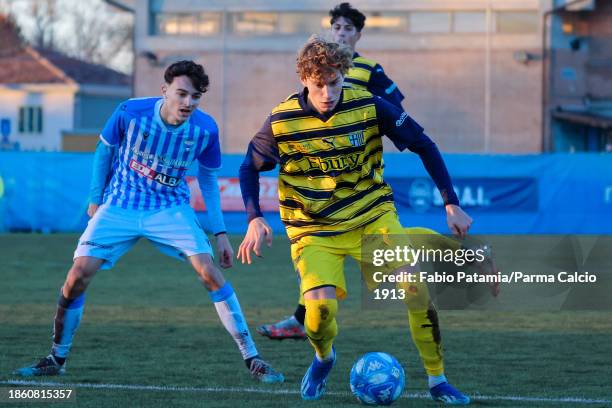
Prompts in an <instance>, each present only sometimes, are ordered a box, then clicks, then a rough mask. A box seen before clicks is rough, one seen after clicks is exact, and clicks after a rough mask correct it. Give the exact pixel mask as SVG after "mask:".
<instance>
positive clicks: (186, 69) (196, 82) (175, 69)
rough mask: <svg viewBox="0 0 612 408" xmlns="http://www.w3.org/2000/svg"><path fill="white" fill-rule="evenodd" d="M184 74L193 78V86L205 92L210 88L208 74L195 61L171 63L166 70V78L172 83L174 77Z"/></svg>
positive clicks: (168, 82) (167, 81)
mask: <svg viewBox="0 0 612 408" xmlns="http://www.w3.org/2000/svg"><path fill="white" fill-rule="evenodd" d="M183 75H185V76H187V77H189V79H191V83H192V84H193V87H194V88H195V89H197V90H198V91H200V92H202V93H204V92H206V91H207V90H208V85H209V83H210V82H209V81H208V75H206V72H204V67H202V66H201V65H200V64H196V63H195V62H193V61H187V60H183V61H177V62H175V63H173V64H171V65H170V66H169V67H168V68H166V72H164V80H165V81H166V83H167V84H171V83H172V81H173V80H174V78H176V77H178V76H183Z"/></svg>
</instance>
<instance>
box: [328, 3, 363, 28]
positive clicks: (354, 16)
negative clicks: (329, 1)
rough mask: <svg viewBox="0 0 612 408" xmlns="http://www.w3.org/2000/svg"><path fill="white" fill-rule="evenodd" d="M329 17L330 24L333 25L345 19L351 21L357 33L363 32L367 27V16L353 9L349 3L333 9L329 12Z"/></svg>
mask: <svg viewBox="0 0 612 408" xmlns="http://www.w3.org/2000/svg"><path fill="white" fill-rule="evenodd" d="M329 16H330V17H331V19H330V20H329V22H330V23H331V24H332V25H333V24H334V23H335V22H336V20H337V19H339V18H340V17H344V18H346V19H347V20H350V21H351V22H352V23H353V25H354V26H355V28H356V29H357V31H359V32H361V30H362V29H363V26H364V25H365V21H366V16H365V15H364V14H363V13H362V12H361V11H359V10H357V9H356V8H353V6H351V5H350V4H349V3H340V4H338V5H337V6H336V7H334V8H333V9H331V10H329Z"/></svg>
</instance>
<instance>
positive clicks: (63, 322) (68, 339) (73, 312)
mask: <svg viewBox="0 0 612 408" xmlns="http://www.w3.org/2000/svg"><path fill="white" fill-rule="evenodd" d="M84 304H85V294H82V295H81V296H79V297H77V298H76V299H72V300H70V299H66V298H65V297H64V296H63V295H60V299H59V301H58V304H57V312H56V314H55V322H54V325H53V346H52V347H51V354H53V355H54V356H56V357H61V358H66V357H68V353H69V352H70V347H71V346H72V338H73V337H74V333H75V332H76V330H77V328H78V327H79V323H80V322H81V317H82V316H83V306H84Z"/></svg>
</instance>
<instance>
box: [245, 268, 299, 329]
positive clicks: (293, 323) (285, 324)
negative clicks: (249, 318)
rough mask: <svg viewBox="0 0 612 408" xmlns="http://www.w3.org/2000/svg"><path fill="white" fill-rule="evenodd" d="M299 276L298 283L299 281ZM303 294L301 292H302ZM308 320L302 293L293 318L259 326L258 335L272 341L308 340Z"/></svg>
mask: <svg viewBox="0 0 612 408" xmlns="http://www.w3.org/2000/svg"><path fill="white" fill-rule="evenodd" d="M299 280H300V279H299V274H298V281H299ZM300 292H301V291H300ZM305 318H306V306H305V305H304V295H303V294H301V293H300V298H299V300H298V305H297V307H296V309H295V312H293V316H289V317H286V318H284V319H283V320H281V321H279V322H276V323H270V324H264V325H261V326H257V327H256V328H255V330H257V333H259V334H261V335H262V336H264V337H267V338H269V339H272V340H284V339H295V340H306V330H305V329H304V319H305Z"/></svg>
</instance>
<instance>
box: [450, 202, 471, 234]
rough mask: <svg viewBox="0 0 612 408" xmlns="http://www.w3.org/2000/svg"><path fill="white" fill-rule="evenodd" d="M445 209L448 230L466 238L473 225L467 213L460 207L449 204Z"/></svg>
mask: <svg viewBox="0 0 612 408" xmlns="http://www.w3.org/2000/svg"><path fill="white" fill-rule="evenodd" d="M445 208H446V223H447V224H448V228H449V229H450V230H451V232H452V233H453V234H456V235H459V237H461V238H465V236H466V235H467V232H468V230H469V229H470V226H471V225H472V221H473V220H472V218H471V217H470V216H469V215H467V213H466V212H465V211H463V210H462V209H461V207H459V206H458V205H454V204H447V205H446V207H445Z"/></svg>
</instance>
